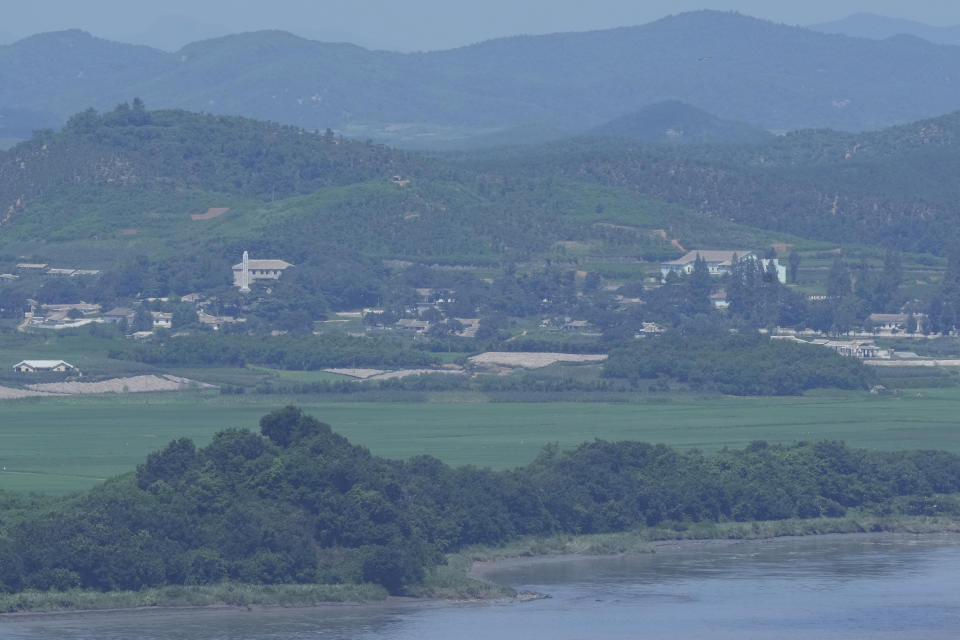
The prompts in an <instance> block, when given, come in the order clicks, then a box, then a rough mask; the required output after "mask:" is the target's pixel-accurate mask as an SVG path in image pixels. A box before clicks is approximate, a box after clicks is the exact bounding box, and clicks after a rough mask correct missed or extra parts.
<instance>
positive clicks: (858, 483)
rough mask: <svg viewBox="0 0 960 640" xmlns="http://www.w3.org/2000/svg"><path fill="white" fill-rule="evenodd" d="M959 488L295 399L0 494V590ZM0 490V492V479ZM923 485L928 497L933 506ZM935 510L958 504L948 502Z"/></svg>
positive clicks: (765, 512)
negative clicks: (492, 462)
mask: <svg viewBox="0 0 960 640" xmlns="http://www.w3.org/2000/svg"><path fill="white" fill-rule="evenodd" d="M957 492H960V457H958V456H956V455H954V454H949V453H945V452H937V451H915V452H876V451H865V450H859V449H851V448H849V447H846V446H845V445H844V444H843V443H839V442H830V441H824V442H813V443H811V442H801V443H797V444H795V445H789V446H787V445H777V446H771V445H768V444H767V443H765V442H755V443H753V444H751V445H750V446H749V447H747V448H745V449H742V450H726V449H725V450H723V451H720V452H718V453H716V454H712V455H707V454H704V453H703V452H700V451H695V450H693V451H679V450H676V449H672V448H670V447H666V446H663V445H651V444H644V443H639V442H618V443H613V442H605V441H601V440H597V441H594V442H591V443H586V444H582V445H580V446H579V447H576V448H574V449H572V450H569V451H564V450H560V449H559V448H558V447H556V446H549V447H546V448H545V449H544V450H543V452H542V453H541V454H540V456H539V457H538V458H537V459H536V460H534V461H533V462H532V463H531V464H529V465H527V466H526V467H522V468H518V469H514V470H510V471H501V472H494V471H490V470H486V469H477V468H474V467H460V468H452V467H449V466H447V465H445V464H444V463H442V462H441V461H440V460H437V459H435V458H432V457H430V456H417V457H414V458H411V459H409V460H406V461H399V460H389V459H385V458H380V457H377V456H373V455H371V454H370V452H369V451H368V450H366V449H365V448H363V447H359V446H356V445H353V444H351V443H350V442H348V441H347V440H346V439H345V438H343V437H342V436H340V435H338V434H336V433H334V432H333V431H332V430H331V428H330V427H329V426H328V425H326V424H324V423H322V422H320V421H318V420H316V419H314V418H312V417H310V416H306V415H304V414H303V413H302V412H301V411H300V410H299V409H297V408H295V407H286V408H284V409H281V410H277V411H275V412H272V413H270V414H268V415H266V416H264V417H263V418H262V419H261V420H260V433H259V434H257V433H253V432H251V431H247V430H242V429H230V430H226V431H222V432H220V433H218V434H217V435H216V436H215V437H214V438H213V440H212V442H211V443H210V444H209V445H207V446H206V447H203V448H197V447H196V446H195V445H194V443H193V442H192V441H190V440H189V439H186V438H183V439H180V440H176V441H174V442H171V443H170V444H169V445H168V446H167V447H166V448H165V449H163V450H161V451H157V452H155V453H152V454H150V455H149V456H148V457H147V459H146V461H145V462H144V463H143V464H141V465H139V466H138V467H137V470H136V472H134V473H128V474H126V475H123V476H119V477H117V478H114V479H111V480H109V481H108V482H106V483H105V484H104V485H102V486H100V487H98V488H96V489H93V490H91V491H89V492H87V493H84V494H81V495H78V496H75V497H73V498H70V499H68V500H66V501H64V502H62V503H59V504H56V505H48V506H46V507H45V508H43V509H28V508H27V507H29V505H28V504H26V503H25V502H24V501H22V500H20V501H17V500H9V499H0V509H2V511H0V590H4V591H12V592H16V591H20V590H23V589H68V588H72V587H84V588H89V589H99V590H113V589H140V588H142V587H147V586H155V585H164V584H210V583H216V582H219V581H221V580H225V579H231V580H237V581H243V582H250V583H314V582H320V583H361V582H372V583H377V584H380V585H383V586H384V587H386V588H387V589H388V590H389V591H390V592H392V593H402V592H403V591H404V588H405V587H406V586H408V585H412V584H416V583H418V582H419V581H420V580H422V579H423V576H424V573H425V571H426V569H427V568H429V567H430V566H432V565H434V564H436V563H438V562H442V554H443V553H445V552H449V551H455V550H457V549H461V548H463V547H464V546H466V545H470V544H480V543H482V544H493V545H495V544H500V543H503V542H506V541H508V540H510V539H512V538H515V537H517V536H523V535H548V534H557V533H569V534H587V533H603V532H616V531H625V530H628V529H631V528H633V527H637V526H641V525H657V524H661V523H665V522H722V521H749V520H778V519H785V518H811V517H823V516H828V517H832V516H841V515H843V514H845V513H846V511H847V510H848V509H852V508H869V509H877V510H881V511H884V512H889V511H890V510H891V509H893V508H894V506H895V505H896V504H899V502H898V500H901V499H902V498H903V497H904V496H914V497H919V499H921V500H923V499H924V498H925V497H931V496H934V495H937V494H949V493H957ZM0 498H2V496H0ZM936 504H937V503H936V502H933V501H929V500H928V501H926V502H925V505H926V506H925V507H924V508H925V509H927V510H928V511H929V509H933V511H934V512H936V511H937V509H936V507H935V505H936ZM942 504H943V505H944V507H943V508H944V509H946V508H949V505H950V504H952V503H951V502H950V501H949V500H947V501H943V503H942Z"/></svg>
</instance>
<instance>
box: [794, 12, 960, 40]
mask: <svg viewBox="0 0 960 640" xmlns="http://www.w3.org/2000/svg"><path fill="white" fill-rule="evenodd" d="M810 28H811V29H813V30H814V31H821V32H823V33H836V34H841V35H845V36H853V37H855V38H870V39H873V40H883V39H884V38H892V37H893V36H897V35H908V36H914V37H917V38H923V39H924V40H926V41H928V42H933V43H936V44H948V45H960V25H953V26H937V25H932V24H926V23H923V22H917V21H915V20H904V19H902V18H890V17H887V16H880V15H877V14H875V13H865V12H864V13H855V14H853V15H850V16H847V17H846V18H843V19H841V20H834V21H832V22H822V23H819V24H814V25H810Z"/></svg>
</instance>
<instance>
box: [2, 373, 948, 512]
mask: <svg viewBox="0 0 960 640" xmlns="http://www.w3.org/2000/svg"><path fill="white" fill-rule="evenodd" d="M465 399H466V400H470V399H472V398H471V397H467V398H464V396H463V395H462V394H461V395H459V396H455V397H450V396H447V397H445V396H443V395H442V394H441V395H438V396H436V397H435V398H434V400H435V401H433V402H426V403H412V402H411V403H386V402H381V403H375V402H368V403H359V402H339V401H327V400H325V401H318V400H317V398H310V397H301V398H291V397H282V396H256V395H246V396H230V397H227V396H221V395H218V394H215V393H210V392H185V393H177V394H131V395H120V394H117V395H103V396H85V397H62V398H37V399H26V400H15V401H6V402H0V467H4V468H5V470H4V471H2V472H0V489H4V490H8V491H41V492H50V493H66V492H70V491H73V490H79V489H85V488H88V487H90V486H93V485H94V484H96V483H98V482H100V481H102V480H103V479H105V478H107V477H109V476H111V475H114V474H118V473H122V472H125V471H130V470H132V469H133V468H134V467H135V466H136V465H137V464H138V463H140V462H142V461H143V459H144V458H145V456H146V455H147V454H148V453H150V452H151V451H155V450H157V449H160V448H162V447H164V446H165V445H166V444H167V443H168V442H169V441H170V440H173V439H175V438H180V437H189V438H192V439H193V440H194V441H195V442H196V443H197V445H198V446H202V445H205V444H207V443H208V442H209V441H210V438H211V437H212V436H213V434H214V433H216V432H217V431H220V430H222V429H225V428H228V427H246V428H249V429H253V430H256V429H257V421H258V420H259V418H260V417H261V416H262V415H263V414H265V413H267V412H268V411H271V410H273V409H275V408H278V407H281V406H283V405H285V404H291V403H292V404H297V405H299V406H301V407H303V408H304V410H305V411H306V412H308V413H310V414H312V415H314V416H316V417H317V418H319V419H320V420H323V421H325V422H327V423H329V424H331V425H332V426H333V428H334V429H335V430H336V431H338V432H339V433H342V434H343V435H345V436H347V437H348V438H350V439H351V440H353V441H354V442H356V443H359V444H362V445H365V446H367V447H369V448H370V449H371V450H372V451H373V452H374V453H375V454H379V455H384V456H389V457H395V458H408V457H411V456H414V455H418V454H422V453H426V454H430V455H433V456H436V457H438V458H440V459H442V460H444V461H445V462H447V463H449V464H453V465H464V464H473V465H477V466H481V467H493V468H497V469H502V468H509V467H514V466H518V465H523V464H526V463H528V462H530V461H531V460H532V459H533V458H534V457H535V456H536V455H537V453H538V452H539V450H540V449H541V447H543V445H545V444H547V443H551V442H557V443H559V444H560V445H561V446H564V447H570V446H574V445H576V444H578V443H581V442H584V441H589V440H593V439H595V438H602V439H607V440H642V441H647V442H653V443H664V444H668V445H675V446H679V447H696V448H700V449H704V450H715V449H718V448H721V447H725V446H726V447H741V446H744V445H746V444H748V443H749V442H751V441H753V440H768V441H770V442H787V443H789V442H795V441H797V440H814V439H825V438H829V439H838V440H845V441H846V442H848V443H849V444H851V445H853V446H858V447H868V448H876V449H885V450H894V449H934V448H936V449H946V450H949V451H953V452H960V420H958V415H960V390H958V389H935V390H922V391H918V390H912V391H911V392H910V394H909V397H883V396H871V395H869V394H866V393H830V394H822V395H810V396H805V397H788V398H734V397H722V396H713V397H692V396H679V395H678V396H664V397H653V398H649V399H647V400H645V401H640V402H635V403H491V402H484V401H483V400H482V397H480V396H477V397H476V398H475V399H476V401H475V402H464V400H465ZM454 400H457V401H456V402H455V401H454Z"/></svg>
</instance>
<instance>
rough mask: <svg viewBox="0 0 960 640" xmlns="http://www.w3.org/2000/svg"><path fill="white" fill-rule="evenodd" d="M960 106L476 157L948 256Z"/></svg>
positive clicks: (512, 168) (728, 214) (726, 214)
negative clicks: (916, 118) (754, 137)
mask: <svg viewBox="0 0 960 640" xmlns="http://www.w3.org/2000/svg"><path fill="white" fill-rule="evenodd" d="M958 141H960V112H958V113H953V114H950V115H947V116H943V117H940V118H934V119H931V120H924V121H920V122H916V123H912V124H909V125H902V126H897V127H892V128H889V129H885V130H882V131H877V132H868V133H861V134H852V133H842V132H836V131H829V130H814V131H800V132H796V133H793V134H790V135H787V136H783V137H779V138H775V139H773V140H771V141H770V142H768V143H766V144H762V145H740V146H718V147H713V146H711V147H707V146H697V145H690V146H685V147H676V146H673V147H664V146H663V145H650V144H642V143H636V142H630V141H621V142H615V141H611V140H610V139H605V140H602V139H590V138H579V139H572V140H568V141H565V142H559V143H554V144H549V145H544V146H541V147H539V148H537V149H531V150H526V151H517V152H515V153H514V154H513V155H512V156H511V157H510V158H509V159H507V158H505V157H502V156H499V157H498V156H496V155H495V154H486V155H483V154H481V155H477V156H475V159H474V160H473V162H474V164H475V166H479V167H484V168H487V169H492V168H493V167H495V166H500V170H501V171H505V172H514V173H516V174H526V175H543V176H546V175H552V176H554V177H556V176H563V177H566V178H568V179H576V180H579V181H589V182H594V183H596V184H600V185H604V186H608V187H620V188H625V189H630V190H634V191H635V192H639V193H643V194H645V195H647V196H649V197H654V198H657V199H660V200H664V201H667V202H671V203H675V204H679V205H681V206H684V207H688V208H692V209H695V210H697V211H699V212H700V213H701V214H702V215H703V216H705V217H706V218H710V219H714V220H724V221H736V222H739V223H742V224H746V225H750V226H753V227H760V228H765V229H770V230H774V231H780V232H786V233H792V234H795V235H798V236H801V237H806V238H817V239H822V240H827V241H833V242H838V241H839V242H845V241H849V242H862V243H868V244H879V245H885V246H892V247H897V248H899V249H903V250H910V251H929V252H933V253H940V254H944V253H946V252H947V251H948V250H949V249H950V247H951V246H952V240H951V239H952V238H953V237H954V234H955V221H956V219H957V215H958V213H960V211H958V206H957V202H958V201H960V187H958V186H957V183H956V180H955V179H953V178H952V177H951V176H955V175H957V173H958V171H960V160H958V158H960V155H958V153H957V150H958Z"/></svg>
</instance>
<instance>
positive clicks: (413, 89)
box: [0, 11, 960, 146]
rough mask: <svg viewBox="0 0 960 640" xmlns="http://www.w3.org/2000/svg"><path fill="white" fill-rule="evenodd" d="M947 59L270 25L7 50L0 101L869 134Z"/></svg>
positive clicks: (702, 40) (31, 42)
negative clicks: (358, 40) (628, 116)
mask: <svg viewBox="0 0 960 640" xmlns="http://www.w3.org/2000/svg"><path fill="white" fill-rule="evenodd" d="M957 69H960V48H955V47H947V46H941V45H934V44H930V43H926V42H923V41H920V40H916V39H909V40H903V39H893V40H886V41H871V40H863V39H857V38H846V37H843V36H836V35H828V34H822V33H816V32H813V31H810V30H807V29H802V28H798V27H789V26H784V25H777V24H774V23H771V22H766V21H763V20H758V19H754V18H749V17H746V16H743V15H740V14H735V13H722V12H716V11H702V12H694V13H687V14H681V15H677V16H671V17H669V18H664V19H662V20H658V21H656V22H653V23H650V24H647V25H643V26H639V27H624V28H618V29H611V30H605V31H593V32H582V33H563V34H553V35H546V36H517V37H511V38H501V39H497V40H491V41H488V42H484V43H480V44H477V45H472V46H468V47H461V48H458V49H452V50H448V51H438V52H428V53H413V54H399V53H391V52H384V51H369V50H366V49H363V48H362V47H358V46H355V45H348V44H329V43H322V42H314V41H311V40H306V39H303V38H299V37H297V36H294V35H291V34H289V33H285V32H278V31H264V32H254V33H244V34H237V35H231V36H225V37H222V38H215V39H211V40H204V41H201V42H196V43H192V44H190V45H187V46H186V47H184V48H183V49H181V50H179V51H177V52H176V53H167V52H164V51H160V50H157V49H151V48H149V47H143V46H133V45H124V44H119V43H115V42H109V41H106V40H101V39H98V38H94V37H92V36H90V35H89V34H85V33H83V32H79V31H66V32H57V33H48V34H41V35H37V36H33V37H31V38H27V39H25V40H21V41H19V42H17V43H14V44H12V45H8V46H3V47H0V108H2V109H8V110H13V109H16V110H18V113H23V112H36V113H49V114H54V115H55V116H57V117H59V118H60V119H61V120H65V119H66V118H67V117H69V115H70V114H73V113H75V112H77V111H80V110H82V109H84V108H87V107H90V106H92V107H94V108H97V109H100V110H104V109H110V108H112V107H113V106H115V105H116V104H117V103H119V102H122V101H126V100H129V99H131V98H132V97H134V96H139V97H141V98H143V99H144V100H145V101H146V102H147V103H148V104H149V105H150V106H151V107H155V108H183V109H188V110H193V111H206V112H212V113H221V114H227V115H244V116H247V117H253V118H258V119H265V120H271V121H276V122H282V123H286V124H292V125H296V126H300V127H304V128H307V129H320V130H323V129H325V128H327V127H331V128H334V129H336V130H338V131H342V132H344V133H345V134H347V135H350V136H353V137H359V138H373V139H376V140H384V141H387V142H391V143H393V144H400V145H403V144H411V145H414V146H417V145H419V146H429V145H430V144H431V143H432V142H434V141H437V142H449V140H463V141H464V144H469V141H470V139H472V138H478V137H483V136H487V137H489V136H496V135H497V134H498V133H501V132H507V131H511V130H513V129H515V128H517V127H523V126H527V125H530V124H531V123H536V126H538V127H541V128H543V129H558V130H565V131H569V132H571V133H573V132H581V131H585V130H587V129H589V128H591V127H594V126H598V125H601V124H603V123H604V122H607V121H609V120H612V119H614V118H616V117H618V116H620V115H622V114H624V113H628V112H630V111H632V110H637V109H640V108H642V107H644V106H645V105H649V104H652V103H656V102H660V101H663V100H669V99H674V100H680V101H683V102H686V103H689V104H691V105H693V106H696V107H699V108H707V109H708V110H709V111H710V113H712V114H714V115H715V116H716V117H718V118H721V119H725V120H735V121H741V122H747V123H750V124H753V125H756V126H761V127H763V128H767V129H782V130H793V129H799V128H819V127H832V128H837V129H844V130H863V129H872V128H879V127H881V126H886V125H889V124H893V123H899V122H908V121H913V120H918V119H921V118H924V117H930V116H934V115H938V114H941V113H945V112H949V111H953V110H955V109H958V108H960V75H958V73H957V72H956V70H957ZM521 137H522V136H521Z"/></svg>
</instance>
